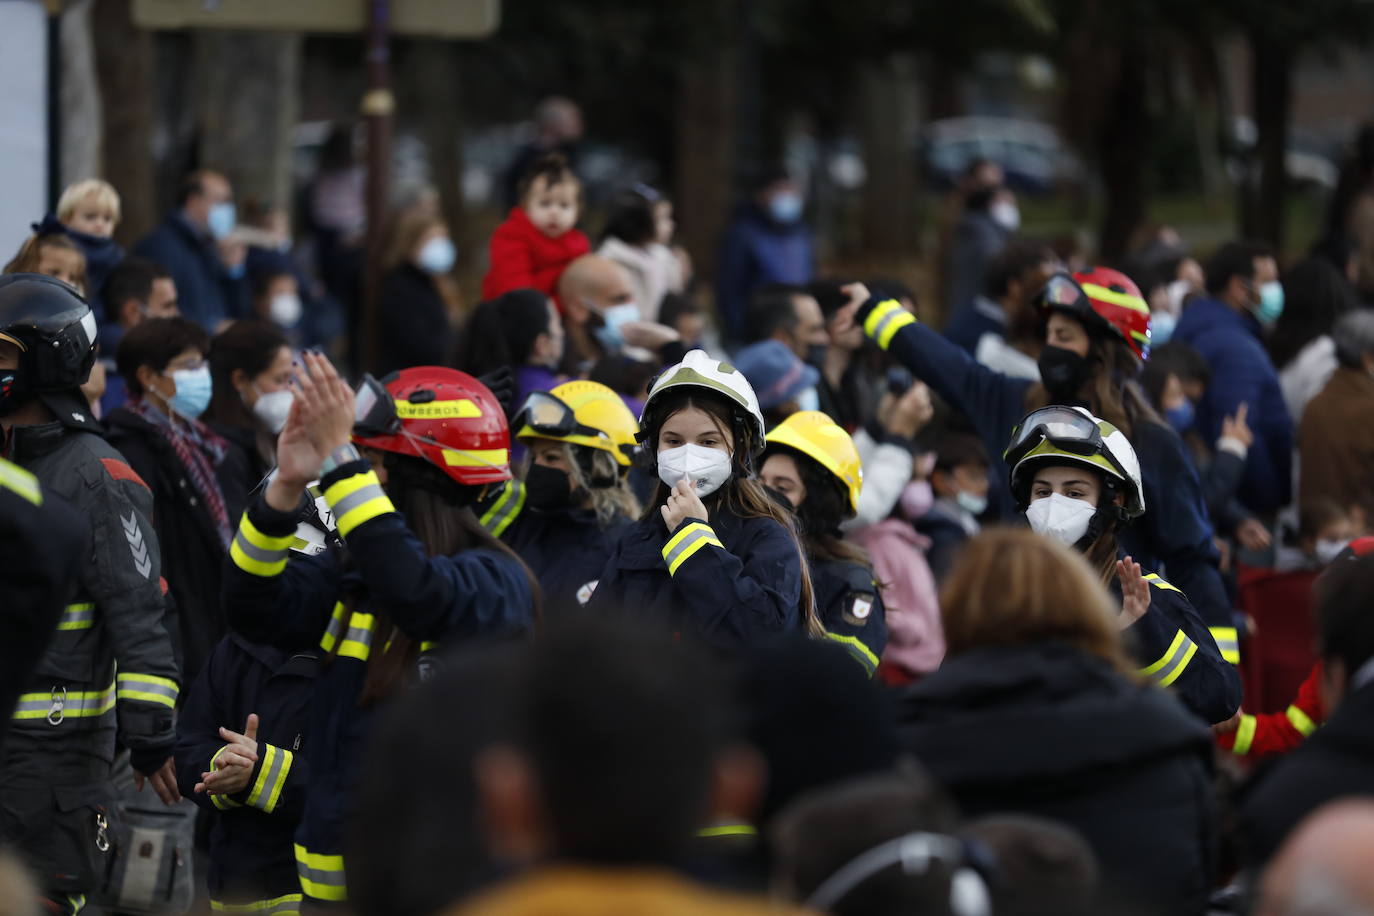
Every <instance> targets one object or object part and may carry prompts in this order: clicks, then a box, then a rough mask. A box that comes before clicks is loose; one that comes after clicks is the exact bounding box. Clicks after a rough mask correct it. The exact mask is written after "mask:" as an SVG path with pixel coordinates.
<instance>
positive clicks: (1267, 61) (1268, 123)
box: [1245, 35, 1293, 251]
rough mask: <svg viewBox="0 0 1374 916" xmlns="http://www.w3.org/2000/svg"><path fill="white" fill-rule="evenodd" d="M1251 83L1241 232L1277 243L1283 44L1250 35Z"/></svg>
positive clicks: (1286, 108) (1285, 70)
mask: <svg viewBox="0 0 1374 916" xmlns="http://www.w3.org/2000/svg"><path fill="white" fill-rule="evenodd" d="M1251 48H1252V52H1251V72H1250V79H1251V86H1252V93H1251V94H1252V97H1253V104H1254V111H1255V129H1256V132H1257V142H1256V154H1257V159H1258V163H1259V180H1258V182H1257V183H1256V185H1255V187H1256V188H1257V191H1256V194H1255V197H1254V199H1253V200H1252V201H1251V206H1250V208H1249V214H1250V218H1251V222H1250V224H1249V225H1248V226H1246V227H1245V230H1246V232H1245V234H1246V235H1248V236H1250V237H1252V238H1257V239H1260V240H1262V241H1265V242H1268V243H1269V244H1270V245H1272V246H1273V247H1274V249H1275V250H1276V251H1279V250H1281V249H1282V247H1283V236H1284V231H1283V230H1284V218H1285V216H1286V213H1287V203H1288V168H1287V162H1286V161H1285V160H1286V158H1287V149H1288V120H1289V114H1290V108H1291V105H1292V81H1293V57H1292V51H1291V49H1290V48H1289V47H1288V46H1287V44H1286V43H1285V42H1283V41H1282V40H1281V39H1277V38H1274V37H1268V36H1262V35H1252V36H1251Z"/></svg>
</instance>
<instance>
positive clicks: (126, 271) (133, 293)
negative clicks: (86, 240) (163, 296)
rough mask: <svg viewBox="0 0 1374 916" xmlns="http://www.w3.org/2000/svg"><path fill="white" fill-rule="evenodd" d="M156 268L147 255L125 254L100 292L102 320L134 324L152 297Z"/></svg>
mask: <svg viewBox="0 0 1374 916" xmlns="http://www.w3.org/2000/svg"><path fill="white" fill-rule="evenodd" d="M157 271H158V268H157V265H156V264H154V263H153V262H152V261H149V260H148V259H147V258H139V257H128V258H125V259H124V260H123V261H120V262H119V264H117V265H116V266H115V268H114V269H113V270H111V271H110V273H109V275H108V276H107V277H106V278H105V286H104V288H103V290H102V292H101V299H102V301H103V302H104V303H105V320H106V321H111V322H116V323H119V324H123V325H125V326H126V327H131V326H133V325H134V324H137V323H138V320H139V318H141V317H142V315H143V310H144V309H146V308H147V307H148V300H149V299H151V298H152V295H153V281H154V280H156V279H157V276H158V274H157Z"/></svg>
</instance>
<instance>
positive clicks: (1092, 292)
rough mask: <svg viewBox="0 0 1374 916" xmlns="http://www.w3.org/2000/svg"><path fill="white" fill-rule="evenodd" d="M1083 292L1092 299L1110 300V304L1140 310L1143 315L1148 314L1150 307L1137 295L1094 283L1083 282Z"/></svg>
mask: <svg viewBox="0 0 1374 916" xmlns="http://www.w3.org/2000/svg"><path fill="white" fill-rule="evenodd" d="M1083 292H1085V293H1087V294H1088V296H1089V298H1092V299H1100V300H1102V301H1103V302H1110V303H1111V304H1112V305H1119V306H1121V307H1122V308H1128V309H1130V310H1131V311H1133V312H1140V313H1141V314H1144V315H1148V314H1150V307H1149V306H1148V305H1146V304H1145V300H1144V299H1142V298H1140V297H1139V296H1132V295H1131V294H1130V293H1118V292H1117V291H1116V290H1114V289H1108V288H1107V287H1105V286H1098V285H1097V284H1096V283H1084V284H1083Z"/></svg>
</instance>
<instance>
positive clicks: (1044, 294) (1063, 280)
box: [1039, 273, 1092, 312]
mask: <svg viewBox="0 0 1374 916" xmlns="http://www.w3.org/2000/svg"><path fill="white" fill-rule="evenodd" d="M1039 298H1040V305H1041V307H1042V308H1049V309H1064V310H1066V311H1071V312H1088V311H1091V310H1092V304H1091V303H1090V302H1089V301H1088V294H1087V293H1086V292H1084V291H1083V287H1081V286H1079V285H1078V282H1077V281H1075V280H1074V278H1073V277H1071V276H1069V275H1068V274H1066V273H1057V274H1055V275H1054V276H1052V277H1050V279H1049V282H1047V283H1046V284H1045V288H1044V290H1042V291H1041V293H1040V297H1039Z"/></svg>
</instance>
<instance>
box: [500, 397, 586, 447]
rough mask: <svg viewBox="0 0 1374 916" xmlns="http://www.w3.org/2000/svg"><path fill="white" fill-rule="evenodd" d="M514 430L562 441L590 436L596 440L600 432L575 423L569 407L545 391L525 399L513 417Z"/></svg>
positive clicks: (575, 418)
mask: <svg viewBox="0 0 1374 916" xmlns="http://www.w3.org/2000/svg"><path fill="white" fill-rule="evenodd" d="M514 426H515V428H516V429H519V430H522V431H523V430H524V429H525V428H527V427H528V428H529V429H531V430H533V431H534V434H535V435H537V436H547V437H549V438H552V439H563V438H566V437H568V436H591V437H592V438H596V437H598V436H600V435H601V431H600V430H597V429H592V428H591V427H590V426H584V425H582V424H581V423H578V422H577V416H576V415H575V414H574V413H573V410H572V408H571V407H569V406H568V405H567V404H564V403H563V402H562V401H560V400H559V399H558V398H556V397H554V396H553V395H551V394H549V393H548V392H547V391H534V392H531V393H530V396H529V397H528V398H526V399H525V404H524V406H523V407H521V408H520V412H519V413H517V414H516V415H515V423H514Z"/></svg>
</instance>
